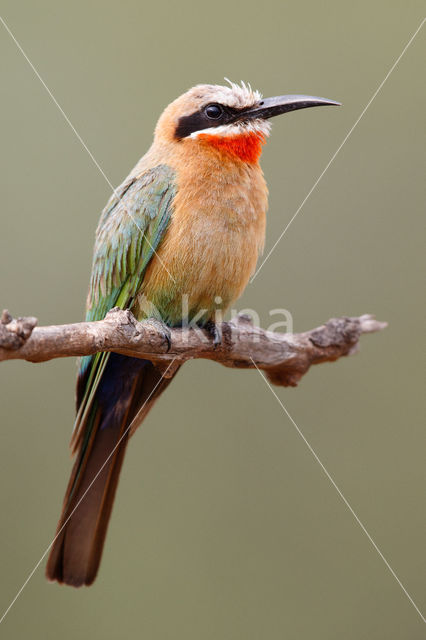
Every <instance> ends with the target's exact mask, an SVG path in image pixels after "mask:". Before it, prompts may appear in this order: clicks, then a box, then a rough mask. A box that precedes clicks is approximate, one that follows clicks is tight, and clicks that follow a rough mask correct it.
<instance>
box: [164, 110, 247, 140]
mask: <svg viewBox="0 0 426 640" xmlns="http://www.w3.org/2000/svg"><path fill="white" fill-rule="evenodd" d="M213 106H217V107H219V108H220V109H222V113H221V114H220V116H219V117H218V118H212V117H209V116H208V115H207V113H206V109H208V108H209V107H213ZM242 111H244V109H234V108H233V107H227V106H225V105H222V104H221V105H220V104H217V103H211V104H209V105H206V106H204V107H202V109H200V110H199V111H195V112H194V113H191V115H189V116H182V117H181V118H179V120H178V124H177V127H176V130H175V138H177V139H178V140H180V139H182V138H187V137H188V136H190V135H191V133H195V132H196V131H202V130H203V129H210V128H212V127H220V126H221V125H224V124H228V123H229V122H232V121H234V120H235V119H236V116H237V115H238V114H239V113H241V112H242Z"/></svg>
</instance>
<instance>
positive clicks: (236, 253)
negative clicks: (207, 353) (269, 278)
mask: <svg viewBox="0 0 426 640" xmlns="http://www.w3.org/2000/svg"><path fill="white" fill-rule="evenodd" d="M173 223H175V224H173ZM263 237H264V213H263V211H261V212H259V214H258V215H257V216H255V217H254V219H250V221H249V222H248V223H244V224H241V221H240V224H234V223H232V221H231V222H230V221H229V219H228V218H226V217H224V216H223V215H221V212H217V215H216V216H214V217H213V216H210V217H201V216H193V217H192V219H191V224H190V225H187V226H185V225H182V224H180V225H177V223H176V222H175V221H172V223H171V228H170V229H169V231H168V233H167V236H166V238H165V240H164V242H163V243H162V245H161V246H160V249H159V251H158V255H157V256H156V257H154V258H153V260H152V262H151V264H150V266H149V268H148V270H147V273H146V275H145V278H144V287H143V290H141V295H140V296H139V299H138V303H139V306H140V309H138V310H137V314H138V315H139V316H140V315H147V314H148V315H154V316H155V315H158V316H159V317H161V318H162V319H163V320H164V321H165V322H167V323H168V324H170V325H179V324H181V323H182V322H185V321H186V320H188V321H189V320H191V319H194V318H195V319H196V321H197V322H198V323H199V324H203V323H204V322H206V321H207V320H210V319H212V320H214V319H215V315H216V313H217V310H222V311H224V310H226V309H227V308H228V307H229V306H230V305H231V304H232V302H233V301H234V300H236V299H237V298H238V297H239V296H240V295H241V294H242V292H243V290H244V288H245V287H246V285H247V283H248V280H249V278H250V275H251V274H252V273H253V271H254V269H255V266H256V261H257V257H258V253H259V250H260V248H261V246H262V244H263ZM142 301H143V303H144V305H145V310H144V311H143V312H142V313H141V308H142V307H141V302H142Z"/></svg>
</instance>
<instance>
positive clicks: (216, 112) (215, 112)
mask: <svg viewBox="0 0 426 640" xmlns="http://www.w3.org/2000/svg"><path fill="white" fill-rule="evenodd" d="M204 113H205V114H206V116H207V117H208V118H211V119H212V120H218V118H220V117H221V115H222V114H223V109H222V107H221V106H220V104H209V105H207V107H206V108H205V109H204Z"/></svg>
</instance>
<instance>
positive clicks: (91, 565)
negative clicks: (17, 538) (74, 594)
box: [46, 354, 170, 587]
mask: <svg viewBox="0 0 426 640" xmlns="http://www.w3.org/2000/svg"><path fill="white" fill-rule="evenodd" d="M169 382H170V379H165V378H162V376H161V372H160V371H158V370H157V369H156V368H155V366H154V365H153V364H152V363H151V362H149V361H148V360H140V359H137V358H127V357H126V356H120V355H118V354H111V355H110V358H109V360H108V363H107V364H106V367H105V371H104V373H103V375H102V378H101V380H100V382H99V384H98V388H97V390H96V394H95V396H94V399H93V403H92V405H91V408H90V411H89V412H88V413H87V417H86V419H85V421H84V424H83V425H82V428H81V430H80V434H81V436H80V437H79V438H78V453H77V458H76V461H75V464H74V467H73V470H72V473H71V478H70V481H69V483H68V487H67V491H66V494H65V498H64V503H63V509H62V514H61V518H60V520H59V523H58V528H57V533H56V539H55V542H54V544H53V546H52V549H51V551H50V556H49V559H48V562H47V567H46V575H47V578H48V579H49V580H57V581H58V582H60V583H65V584H69V585H72V586H75V587H79V586H82V585H89V584H92V582H93V581H94V579H95V577H96V574H97V571H98V568H99V563H100V560H101V555H102V549H103V545H104V542H105V536H106V531H107V526H108V521H109V518H110V515H111V510H112V505H113V502H114V497H115V492H116V489H117V484H118V478H119V475H120V470H121V465H122V462H123V458H124V454H125V451H126V447H127V442H128V439H129V435H130V433H129V431H130V429H129V427H130V425H131V429H132V431H133V430H134V428H135V425H134V424H132V422H134V421H135V420H136V421H138V422H140V421H142V420H143V418H144V417H145V416H146V414H147V413H148V411H149V409H150V408H151V407H152V405H153V403H154V401H155V399H156V398H157V397H158V395H159V394H160V393H161V392H162V391H163V390H164V389H165V387H166V386H167V385H168V384H169ZM81 386H82V385H81V382H80V385H79V387H80V390H81Z"/></svg>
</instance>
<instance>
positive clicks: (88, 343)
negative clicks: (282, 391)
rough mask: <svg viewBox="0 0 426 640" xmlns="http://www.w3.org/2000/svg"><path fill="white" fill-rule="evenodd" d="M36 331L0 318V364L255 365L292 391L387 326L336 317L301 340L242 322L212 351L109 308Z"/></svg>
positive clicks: (180, 332)
mask: <svg viewBox="0 0 426 640" xmlns="http://www.w3.org/2000/svg"><path fill="white" fill-rule="evenodd" d="M36 324H37V319H36V318H17V319H16V320H14V319H12V317H11V315H10V314H9V313H8V312H7V311H3V314H2V316H1V319H0V361H1V360H16V359H21V360H28V361H30V362H44V361H46V360H51V359H52V358H64V357H68V356H83V355H91V354H93V353H96V352H98V351H115V352H118V353H122V354H124V355H127V356H135V357H137V358H144V357H147V358H149V359H150V360H153V361H156V362H159V363H161V362H162V363H168V362H169V361H170V360H172V359H173V358H176V361H175V362H176V364H182V363H183V362H185V361H186V360H190V359H192V358H206V359H209V360H215V361H216V362H219V363H220V364H223V365H224V366H226V367H234V368H253V366H254V365H253V361H254V362H255V363H256V365H257V366H258V367H259V369H263V370H264V371H265V373H266V375H267V376H268V378H269V380H270V381H271V382H273V383H274V384H278V385H282V386H296V385H297V383H298V382H299V380H300V378H301V377H302V376H303V375H304V374H305V373H306V372H307V371H308V369H309V368H310V366H311V365H312V364H319V363H321V362H333V361H334V360H337V359H338V358H340V357H342V356H346V355H351V354H352V353H355V352H356V351H357V348H358V341H359V338H360V336H361V335H362V334H363V333H373V332H375V331H380V330H382V329H384V328H385V327H386V326H387V324H386V323H385V322H378V321H377V320H375V318H374V317H373V316H371V315H363V316H360V317H358V318H346V317H344V318H334V319H332V320H329V321H328V322H327V323H326V324H324V325H322V326H321V327H317V328H316V329H312V330H311V331H306V332H304V333H295V334H283V333H273V332H271V331H265V330H263V329H261V328H260V327H255V326H253V324H252V322H251V320H250V318H249V317H247V316H244V315H240V316H237V318H235V319H234V320H232V321H231V322H223V323H222V324H221V325H220V326H219V331H220V333H221V336H222V341H221V344H220V345H218V346H217V347H215V346H214V344H213V340H212V338H211V336H210V335H209V334H208V333H207V332H205V331H201V330H194V329H191V328H185V327H184V328H176V329H171V331H170V340H168V339H167V338H166V337H165V335H164V331H163V330H162V327H161V325H159V324H158V323H155V322H151V321H149V320H148V321H144V322H138V321H137V320H136V319H135V317H134V316H133V315H132V313H131V312H130V311H122V310H120V309H112V310H111V311H110V312H109V313H108V314H107V315H106V317H105V319H104V320H100V321H98V322H79V323H75V324H64V325H54V326H49V327H36ZM169 344H170V348H169ZM252 359H253V361H252Z"/></svg>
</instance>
